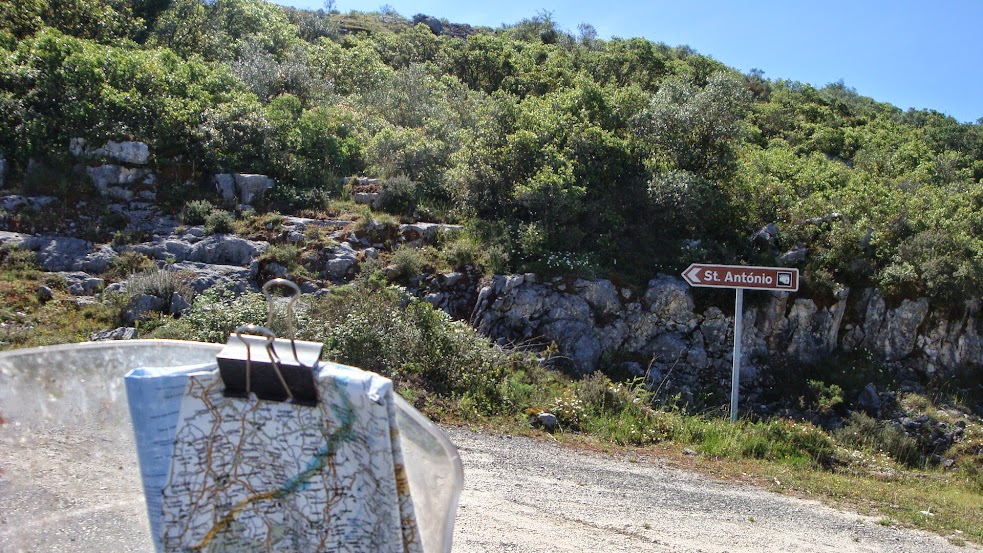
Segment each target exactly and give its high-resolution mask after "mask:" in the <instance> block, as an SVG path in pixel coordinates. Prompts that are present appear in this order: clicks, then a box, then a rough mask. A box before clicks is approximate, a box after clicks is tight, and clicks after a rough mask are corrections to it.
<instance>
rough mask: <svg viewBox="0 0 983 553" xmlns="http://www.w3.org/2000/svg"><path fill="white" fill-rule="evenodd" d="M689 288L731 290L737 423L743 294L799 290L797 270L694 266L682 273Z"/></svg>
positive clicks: (734, 416) (732, 407)
mask: <svg viewBox="0 0 983 553" xmlns="http://www.w3.org/2000/svg"><path fill="white" fill-rule="evenodd" d="M683 278H684V279H685V280H686V282H688V283H689V284H690V286H698V287H702V288H734V289H735V290H736V292H737V297H736V299H735V301H734V362H733V370H732V372H731V383H730V420H731V421H737V397H738V394H739V391H740V383H741V342H742V339H743V337H744V336H743V335H744V290H745V289H752V290H772V291H776V292H795V291H796V290H798V289H799V270H798V269H788V268H785V267H751V266H745V265H708V264H703V263H693V264H692V265H690V266H689V267H687V268H686V270H685V271H683Z"/></svg>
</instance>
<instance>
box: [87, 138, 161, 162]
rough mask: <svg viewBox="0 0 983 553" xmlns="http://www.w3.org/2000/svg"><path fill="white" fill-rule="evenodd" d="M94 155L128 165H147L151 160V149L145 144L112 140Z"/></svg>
mask: <svg viewBox="0 0 983 553" xmlns="http://www.w3.org/2000/svg"><path fill="white" fill-rule="evenodd" d="M92 154H93V156H95V157H105V158H108V159H111V160H113V161H118V162H119V163H125V164H127V165H146V164H147V162H148V161H149V160H150V148H149V147H148V146H147V145H146V144H144V143H143V142H132V141H125V142H114V141H112V140H110V141H109V142H106V144H104V145H103V147H102V148H99V149H97V150H95V151H94V152H92Z"/></svg>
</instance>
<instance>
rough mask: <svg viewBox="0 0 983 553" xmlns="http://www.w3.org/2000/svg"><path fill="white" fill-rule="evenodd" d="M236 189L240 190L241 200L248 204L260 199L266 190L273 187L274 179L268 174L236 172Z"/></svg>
mask: <svg viewBox="0 0 983 553" xmlns="http://www.w3.org/2000/svg"><path fill="white" fill-rule="evenodd" d="M235 182H236V189H237V190H238V191H239V200H240V201H241V202H242V203H244V204H246V205H249V204H252V203H253V202H254V201H256V200H258V199H259V198H260V197H261V196H262V195H263V193H264V192H266V191H267V190H269V189H270V188H273V185H274V182H275V181H274V180H273V179H271V178H270V177H267V176H266V175H252V174H236V175H235Z"/></svg>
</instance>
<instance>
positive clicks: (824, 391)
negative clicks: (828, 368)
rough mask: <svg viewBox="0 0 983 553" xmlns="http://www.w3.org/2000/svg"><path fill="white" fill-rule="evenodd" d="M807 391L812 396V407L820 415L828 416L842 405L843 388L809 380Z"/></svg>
mask: <svg viewBox="0 0 983 553" xmlns="http://www.w3.org/2000/svg"><path fill="white" fill-rule="evenodd" d="M808 384H809V390H810V391H811V392H812V396H813V402H814V404H813V406H812V408H813V409H815V411H816V412H817V413H819V414H820V415H828V414H830V413H832V412H833V411H834V410H836V409H837V408H838V407H839V406H841V405H843V388H841V387H840V386H838V385H836V384H829V385H827V384H826V383H825V382H823V381H821V380H810V381H809V382H808Z"/></svg>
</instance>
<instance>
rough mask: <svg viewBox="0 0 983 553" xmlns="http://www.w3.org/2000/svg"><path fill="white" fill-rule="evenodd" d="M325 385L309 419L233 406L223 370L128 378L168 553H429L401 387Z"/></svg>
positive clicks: (278, 409) (340, 378) (326, 380)
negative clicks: (416, 504) (398, 404)
mask: <svg viewBox="0 0 983 553" xmlns="http://www.w3.org/2000/svg"><path fill="white" fill-rule="evenodd" d="M317 382H318V392H319V396H320V398H321V401H320V402H319V403H318V405H317V406H314V407H306V406H298V405H293V404H289V403H281V402H272V401H263V400H257V399H256V398H255V397H251V398H245V399H239V398H226V397H224V396H223V394H222V390H223V383H222V380H221V378H220V377H219V376H218V373H217V371H216V370H215V366H214V364H212V365H210V366H198V367H175V368H171V369H148V368H144V369H137V370H135V371H132V372H131V373H130V375H128V376H127V394H128V397H129V400H130V404H131V413H132V418H133V422H134V428H135V433H136V438H137V449H138V452H139V454H140V464H141V473H142V476H143V480H144V488H145V492H146V495H147V505H148V513H149V515H150V521H151V530H152V533H153V536H154V540H155V544H156V545H157V547H158V550H159V551H165V552H172V551H173V552H177V551H181V552H184V551H351V552H361V551H365V552H370V551H371V552H376V551H380V552H388V551H392V552H396V551H399V552H416V551H422V548H421V546H420V539H419V535H418V531H417V527H416V522H415V517H414V514H413V506H412V501H411V498H410V494H409V487H408V484H407V480H406V475H405V470H404V466H403V459H402V455H401V452H400V448H399V440H398V430H397V428H396V426H395V413H394V404H393V397H392V393H393V392H392V383H391V382H390V381H389V380H387V379H385V378H382V377H379V376H377V375H373V374H371V373H366V372H363V371H360V370H357V369H351V368H348V367H343V366H340V365H328V366H326V367H324V368H322V370H321V372H320V376H319V378H318V380H317Z"/></svg>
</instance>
